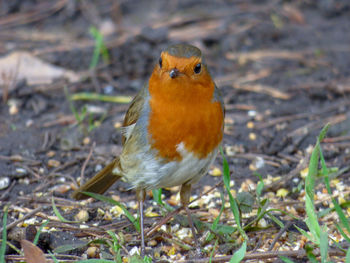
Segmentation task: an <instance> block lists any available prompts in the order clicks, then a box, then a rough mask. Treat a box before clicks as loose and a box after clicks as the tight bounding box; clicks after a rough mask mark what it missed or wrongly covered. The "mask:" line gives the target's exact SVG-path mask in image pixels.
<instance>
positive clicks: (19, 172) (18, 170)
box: [16, 167, 28, 177]
mask: <svg viewBox="0 0 350 263" xmlns="http://www.w3.org/2000/svg"><path fill="white" fill-rule="evenodd" d="M27 174H28V172H27V170H26V169H24V168H21V167H18V168H16V175H18V176H20V177H22V176H25V175H27Z"/></svg>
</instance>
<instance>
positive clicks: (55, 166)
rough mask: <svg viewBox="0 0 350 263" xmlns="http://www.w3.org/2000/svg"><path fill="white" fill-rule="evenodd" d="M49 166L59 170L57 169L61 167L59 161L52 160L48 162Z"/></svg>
mask: <svg viewBox="0 0 350 263" xmlns="http://www.w3.org/2000/svg"><path fill="white" fill-rule="evenodd" d="M47 165H48V166H49V167H54V168H57V167H59V166H60V165H61V163H60V162H59V161H57V160H55V159H50V160H48V162H47Z"/></svg>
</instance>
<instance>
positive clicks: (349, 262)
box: [345, 247, 350, 263]
mask: <svg viewBox="0 0 350 263" xmlns="http://www.w3.org/2000/svg"><path fill="white" fill-rule="evenodd" d="M345 263H350V247H349V248H348V251H346V257H345Z"/></svg>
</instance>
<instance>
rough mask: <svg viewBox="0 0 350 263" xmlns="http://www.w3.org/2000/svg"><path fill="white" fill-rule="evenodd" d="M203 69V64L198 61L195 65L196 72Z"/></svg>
mask: <svg viewBox="0 0 350 263" xmlns="http://www.w3.org/2000/svg"><path fill="white" fill-rule="evenodd" d="M201 69H202V64H201V63H198V64H197V65H196V66H195V67H194V73H196V74H199V73H200V72H201Z"/></svg>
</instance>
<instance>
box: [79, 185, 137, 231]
mask: <svg viewBox="0 0 350 263" xmlns="http://www.w3.org/2000/svg"><path fill="white" fill-rule="evenodd" d="M83 194H85V195H88V196H91V197H92V198H95V199H96V200H100V201H102V202H107V203H110V204H112V205H116V206H119V207H120V208H121V209H122V210H123V212H124V214H125V216H126V217H127V218H128V219H129V220H130V222H131V223H132V224H133V225H134V227H135V228H136V230H137V231H138V232H140V224H139V223H138V222H137V219H136V218H135V217H134V216H133V215H132V214H131V213H130V212H129V211H128V209H127V208H126V207H125V206H124V205H123V204H121V203H119V202H118V201H115V200H113V199H112V198H109V197H106V196H104V195H100V194H96V193H90V192H83Z"/></svg>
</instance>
